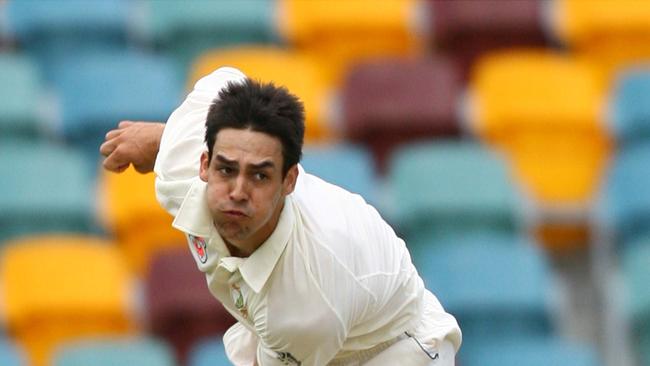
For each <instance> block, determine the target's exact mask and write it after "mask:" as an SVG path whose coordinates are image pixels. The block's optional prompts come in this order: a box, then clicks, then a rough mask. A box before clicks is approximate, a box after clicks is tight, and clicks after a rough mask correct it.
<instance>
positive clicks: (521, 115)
mask: <svg viewBox="0 0 650 366" xmlns="http://www.w3.org/2000/svg"><path fill="white" fill-rule="evenodd" d="M604 85H605V82H604V78H603V76H602V74H601V73H600V72H599V71H598V68H597V67H594V66H593V65H592V64H590V63H589V62H587V61H584V60H579V59H575V58H571V57H570V56H565V55H560V54H556V53H551V52H544V51H535V50H526V51H509V52H503V53H498V54H493V55H490V56H487V57H484V58H483V59H481V60H480V61H479V63H478V65H477V66H476V67H475V69H474V74H473V76H472V80H471V85H470V95H471V98H470V100H471V103H470V121H471V123H472V124H471V127H472V128H473V129H474V131H475V132H476V133H477V134H478V135H479V136H481V138H482V139H484V140H485V141H488V142H489V143H491V144H492V145H494V146H496V147H498V148H500V149H502V150H503V151H504V152H505V153H506V156H508V158H509V160H510V162H511V164H512V165H513V167H514V172H515V175H516V176H517V178H518V179H519V181H520V182H521V183H522V184H523V187H524V190H525V191H526V192H527V193H528V194H530V195H531V196H532V198H533V200H535V202H537V203H538V205H539V206H540V207H541V208H542V209H543V210H549V211H557V212H562V211H564V212H574V213H576V212H578V213H580V212H582V213H581V214H580V215H583V214H584V212H586V210H587V209H588V208H589V205H590V202H591V200H592V198H593V195H594V193H595V191H596V190H597V188H598V185H599V183H600V179H601V175H602V173H603V170H604V168H605V165H606V163H607V159H608V157H609V154H610V151H611V145H612V143H611V137H610V136H609V134H608V131H607V129H606V127H605V124H604V122H603V117H602V115H601V114H602V112H603V106H604V97H605V93H604V91H605V87H604ZM580 215H578V216H580ZM583 233H584V230H582V229H580V230H577V229H576V228H573V227H571V228H562V229H560V230H558V227H557V225H556V227H555V228H544V229H542V230H541V232H540V233H539V234H540V236H542V238H541V240H542V241H545V242H552V241H554V240H555V239H554V238H553V237H556V236H567V235H572V236H576V235H579V236H584V234H583ZM581 239H583V240H584V239H585V238H581ZM551 245H552V244H551Z"/></svg>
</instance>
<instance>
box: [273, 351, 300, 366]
mask: <svg viewBox="0 0 650 366" xmlns="http://www.w3.org/2000/svg"><path fill="white" fill-rule="evenodd" d="M278 360H280V362H282V363H283V364H285V365H296V366H300V365H301V364H302V362H300V361H298V360H296V358H295V357H293V355H292V354H291V353H289V352H278Z"/></svg>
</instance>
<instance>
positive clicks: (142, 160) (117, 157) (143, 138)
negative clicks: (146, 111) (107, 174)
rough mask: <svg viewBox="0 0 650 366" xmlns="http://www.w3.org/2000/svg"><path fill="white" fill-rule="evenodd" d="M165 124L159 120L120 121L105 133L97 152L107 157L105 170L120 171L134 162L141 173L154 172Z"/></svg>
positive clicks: (104, 164) (134, 165)
mask: <svg viewBox="0 0 650 366" xmlns="http://www.w3.org/2000/svg"><path fill="white" fill-rule="evenodd" d="M164 129H165V125H164V124H163V123H159V122H132V121H122V122H120V123H119V125H118V127H117V129H116V130H112V131H109V132H108V133H107V134H106V141H104V143H103V144H102V146H100V148H99V152H100V153H101V154H102V155H104V156H105V157H106V159H104V163H103V164H102V165H103V166H104V169H106V170H110V171H112V172H116V173H121V172H123V171H124V170H126V168H128V167H129V165H131V164H133V167H134V168H135V170H137V171H138V172H140V173H143V174H144V173H149V172H151V171H153V166H154V163H155V162H156V156H157V155H158V149H159V148H160V138H161V137H162V133H163V130H164Z"/></svg>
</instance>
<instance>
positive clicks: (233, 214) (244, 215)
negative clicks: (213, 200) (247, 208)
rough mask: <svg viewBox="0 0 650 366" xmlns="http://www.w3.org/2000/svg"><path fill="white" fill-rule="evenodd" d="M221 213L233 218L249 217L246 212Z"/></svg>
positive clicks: (231, 211)
mask: <svg viewBox="0 0 650 366" xmlns="http://www.w3.org/2000/svg"><path fill="white" fill-rule="evenodd" d="M221 212H223V213H224V214H225V215H226V216H228V217H232V218H244V217H247V215H246V214H245V213H244V212H242V211H238V210H225V211H221Z"/></svg>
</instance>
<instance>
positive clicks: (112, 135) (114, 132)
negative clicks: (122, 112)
mask: <svg viewBox="0 0 650 366" xmlns="http://www.w3.org/2000/svg"><path fill="white" fill-rule="evenodd" d="M122 132H124V130H110V131H108V132H107V133H106V135H105V136H104V139H105V140H106V141H108V140H111V139H114V138H116V137H117V136H119V135H121V134H122Z"/></svg>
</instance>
